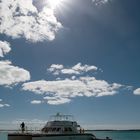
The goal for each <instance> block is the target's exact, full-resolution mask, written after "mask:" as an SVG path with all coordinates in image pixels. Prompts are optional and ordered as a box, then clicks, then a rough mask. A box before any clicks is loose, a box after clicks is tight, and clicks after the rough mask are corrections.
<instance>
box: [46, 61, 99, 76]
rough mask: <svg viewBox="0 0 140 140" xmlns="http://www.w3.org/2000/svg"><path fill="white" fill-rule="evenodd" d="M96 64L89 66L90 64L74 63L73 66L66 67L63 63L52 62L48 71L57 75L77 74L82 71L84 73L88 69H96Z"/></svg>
mask: <svg viewBox="0 0 140 140" xmlns="http://www.w3.org/2000/svg"><path fill="white" fill-rule="evenodd" d="M97 69H98V68H97V67H96V66H93V65H92V66H90V65H82V64H81V63H78V64H76V65H74V66H73V67H69V68H66V67H64V66H63V65H60V64H52V65H51V66H50V68H48V71H49V72H51V73H53V74H54V75H59V74H70V75H71V74H75V75H79V74H82V73H86V72H89V71H97Z"/></svg>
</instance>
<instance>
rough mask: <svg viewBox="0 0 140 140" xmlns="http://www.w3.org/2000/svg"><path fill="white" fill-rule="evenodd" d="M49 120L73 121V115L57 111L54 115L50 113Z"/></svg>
mask: <svg viewBox="0 0 140 140" xmlns="http://www.w3.org/2000/svg"><path fill="white" fill-rule="evenodd" d="M49 121H74V117H73V115H63V114H61V113H57V114H56V115H51V116H50V118H49Z"/></svg>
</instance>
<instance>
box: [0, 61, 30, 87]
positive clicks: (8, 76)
mask: <svg viewBox="0 0 140 140" xmlns="http://www.w3.org/2000/svg"><path fill="white" fill-rule="evenodd" d="M27 80H30V73H29V72H28V71H27V70H25V69H23V68H19V67H17V66H13V65H12V63H11V62H10V61H0V85H5V86H10V85H13V84H17V83H19V82H25V81H27Z"/></svg>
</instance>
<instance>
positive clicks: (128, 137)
mask: <svg viewBox="0 0 140 140" xmlns="http://www.w3.org/2000/svg"><path fill="white" fill-rule="evenodd" d="M90 133H93V134H94V135H95V136H96V137H97V138H105V137H107V136H108V137H110V138H112V139H113V140H140V131H90Z"/></svg>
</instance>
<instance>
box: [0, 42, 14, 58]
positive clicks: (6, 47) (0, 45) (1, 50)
mask: <svg viewBox="0 0 140 140" xmlns="http://www.w3.org/2000/svg"><path fill="white" fill-rule="evenodd" d="M10 51H11V48H10V44H9V43H8V42H7V41H0V57H4V55H5V54H7V53H9V52H10Z"/></svg>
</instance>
